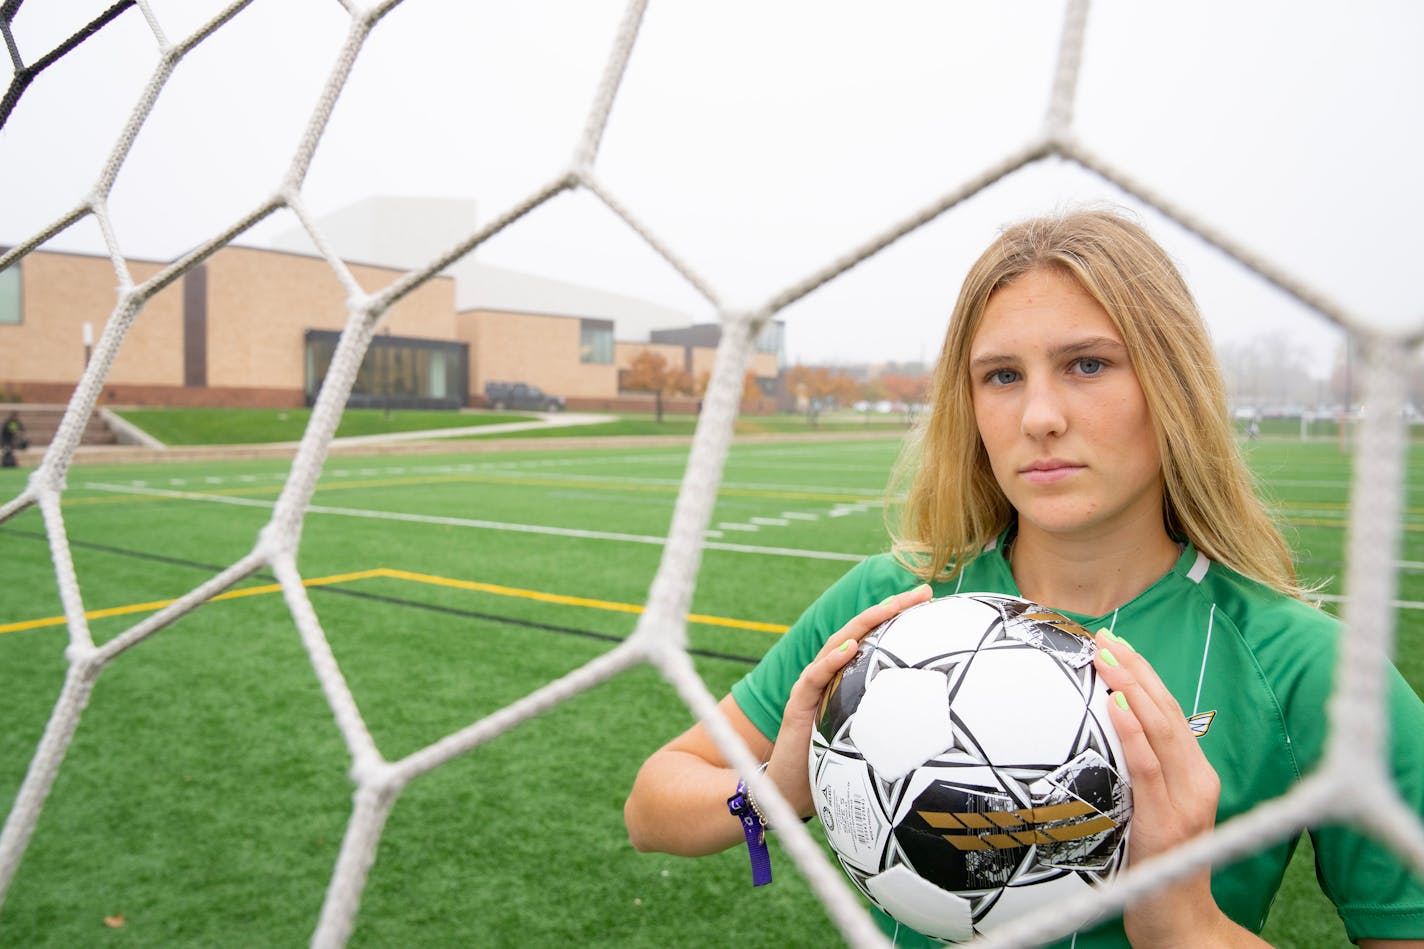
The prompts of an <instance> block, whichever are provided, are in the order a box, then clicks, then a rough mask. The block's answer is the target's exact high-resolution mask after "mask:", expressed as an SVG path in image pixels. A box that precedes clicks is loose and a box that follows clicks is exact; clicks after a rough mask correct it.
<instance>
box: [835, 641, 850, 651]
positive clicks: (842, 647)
mask: <svg viewBox="0 0 1424 949" xmlns="http://www.w3.org/2000/svg"><path fill="white" fill-rule="evenodd" d="M854 645H855V640H854V639H847V640H846V641H845V642H843V643H841V644H840V645H839V646H837V647H836V652H849V651H850V647H852V646H854Z"/></svg>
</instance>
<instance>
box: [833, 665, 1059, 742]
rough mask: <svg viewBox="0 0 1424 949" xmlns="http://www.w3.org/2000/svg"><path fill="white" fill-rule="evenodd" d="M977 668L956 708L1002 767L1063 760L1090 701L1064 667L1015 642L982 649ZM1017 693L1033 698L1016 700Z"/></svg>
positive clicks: (966, 681)
mask: <svg viewBox="0 0 1424 949" xmlns="http://www.w3.org/2000/svg"><path fill="white" fill-rule="evenodd" d="M972 668H973V671H974V674H973V675H966V676H965V677H964V680H963V681H962V682H961V683H960V686H959V689H958V691H956V692H955V693H954V696H953V698H952V699H951V701H950V707H951V708H952V709H953V711H954V714H955V716H957V717H958V718H959V720H960V721H961V722H963V723H964V728H965V730H966V731H967V732H968V733H969V734H971V735H973V736H974V740H975V741H976V742H977V743H978V744H979V746H980V747H981V748H983V749H984V754H985V756H986V757H987V758H988V759H989V761H990V762H991V763H993V764H996V765H999V766H1001V767H1007V766H1011V765H1020V764H1035V763H1039V762H1045V761H1063V760H1064V758H1065V756H1066V755H1068V754H1069V753H1070V752H1071V751H1072V749H1073V741H1074V738H1075V737H1076V736H1077V734H1078V732H1079V730H1080V729H1081V728H1082V724H1083V711H1084V710H1085V707H1086V703H1085V702H1084V700H1083V694H1082V693H1081V692H1080V691H1079V690H1078V687H1077V686H1076V685H1075V684H1074V682H1073V681H1072V680H1071V679H1069V678H1068V676H1066V675H1064V672H1063V668H1062V666H1061V665H1060V664H1059V663H1057V662H1055V661H1054V660H1053V658H1052V657H1051V656H1049V655H1048V654H1047V653H1045V652H1043V651H1042V650H1039V649H1035V648H1033V647H1031V646H1013V647H1009V648H1004V649H983V650H980V651H979V653H978V654H977V655H976V656H975V657H974V659H973V662H972ZM1016 694H1019V695H1022V696H1024V697H1025V698H1028V699H1031V701H1023V702H1016V701H1014V696H1015V695H1016ZM1044 709H1053V710H1054V714H1053V715H1044V714H1043V710H1044ZM852 727H854V725H852Z"/></svg>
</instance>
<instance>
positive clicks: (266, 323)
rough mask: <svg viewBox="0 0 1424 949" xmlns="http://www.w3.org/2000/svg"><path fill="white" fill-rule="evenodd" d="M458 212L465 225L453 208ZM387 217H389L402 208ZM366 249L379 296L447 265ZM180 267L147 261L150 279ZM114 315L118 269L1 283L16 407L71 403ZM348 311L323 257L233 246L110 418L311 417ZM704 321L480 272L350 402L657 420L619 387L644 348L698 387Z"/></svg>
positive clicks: (710, 331)
mask: <svg viewBox="0 0 1424 949" xmlns="http://www.w3.org/2000/svg"><path fill="white" fill-rule="evenodd" d="M393 200H397V199H380V201H381V202H389V201H393ZM417 204H418V202H417ZM397 206H398V207H403V206H404V205H402V204H398V205H397ZM441 207H444V208H446V209H447V210H448V203H444V202H442V203H441ZM380 210H381V212H382V214H383V215H384V216H385V218H386V219H388V218H389V215H390V212H391V207H390V206H389V204H388V203H387V204H380ZM391 231H392V229H390V228H381V227H373V228H371V229H370V232H371V233H383V234H389V233H391ZM334 233H336V234H337V235H338V236H339V235H340V234H342V233H346V234H347V235H348V238H349V237H350V235H351V234H352V233H355V234H356V236H357V239H355V240H348V241H347V243H348V244H354V245H360V244H361V243H362V242H361V240H360V239H359V237H360V229H356V230H355V231H354V232H353V231H351V230H349V229H348V230H347V231H345V232H343V231H342V230H341V229H340V228H337V229H336V230H335V231H334ZM421 233H425V231H421ZM432 239H435V238H432V237H431V236H429V235H427V236H426V240H427V241H428V240H432ZM450 243H453V240H451V241H448V242H446V243H445V244H444V245H443V246H449V244H450ZM363 249H365V250H370V251H371V252H372V253H373V254H380V255H381V256H382V257H384V258H386V259H383V260H382V261H381V263H379V264H372V263H348V267H349V268H350V270H351V273H352V275H353V276H354V277H355V279H356V281H357V283H358V284H359V285H360V286H361V287H362V288H363V289H364V290H367V291H368V292H369V291H375V290H378V289H379V288H381V287H383V286H385V285H387V284H389V283H391V282H392V281H394V280H395V279H396V278H397V277H398V276H399V275H400V274H402V273H404V272H405V271H406V270H408V269H410V268H411V267H414V266H416V265H417V264H418V263H420V261H421V260H425V259H430V257H432V256H433V255H434V252H430V253H429V254H426V253H425V252H426V251H427V250H429V248H424V247H408V248H406V249H405V251H403V256H402V254H396V253H394V252H393V251H392V250H391V249H390V248H383V247H378V246H371V247H365V248H363V247H362V246H347V247H343V246H341V243H340V241H338V242H337V252H338V253H341V254H343V256H344V257H345V259H347V260H348V261H352V260H357V261H359V260H363V259H368V258H363V257H362V256H361V255H360V253H359V252H360V251H361V250H363ZM421 255H424V256H421ZM392 257H401V258H402V259H390V258H392ZM163 266H165V264H164V263H163V262H158V261H132V260H131V261H129V267H130V268H131V271H132V275H133V278H134V280H135V281H136V282H142V281H144V280H146V279H148V278H149V277H151V276H152V275H153V274H155V273H158V272H159V271H160V270H161V269H162V267H163ZM114 300H115V292H114V272H113V267H112V265H111V263H110V261H109V259H108V258H107V257H102V256H93V255H85V254H75V253H59V252H52V251H44V250H39V251H34V252H32V253H30V254H28V255H27V256H26V257H24V258H23V259H22V260H21V261H20V262H19V264H18V266H12V267H10V268H8V269H7V270H5V271H4V272H0V399H4V398H21V399H24V400H25V401H27V402H64V401H67V400H68V398H69V395H70V393H71V392H72V391H73V387H74V384H75V382H77V380H78V379H79V376H80V374H81V373H82V371H83V369H84V366H85V363H86V361H87V359H88V358H89V357H90V354H91V352H92V340H94V339H96V338H97V337H98V335H99V333H101V332H102V330H103V327H104V324H105V322H106V321H107V320H108V318H109V316H110V313H111V312H112V311H113V309H114ZM345 304H346V292H345V290H344V288H343V287H342V286H341V284H340V283H339V282H338V281H337V279H336V277H335V275H334V274H333V273H332V272H331V269H330V268H329V267H328V266H327V265H326V262H325V261H324V260H322V259H321V258H319V257H316V256H314V255H311V254H309V253H303V252H301V251H300V250H292V249H281V250H273V249H260V248H252V247H237V246H230V247H225V248H222V249H221V250H218V251H217V252H215V253H214V254H213V255H212V256H210V257H209V258H208V259H207V260H206V261H204V262H203V263H202V264H201V265H199V266H197V267H195V268H194V269H192V270H190V271H189V272H188V273H186V274H185V275H184V276H183V277H181V278H179V279H178V280H176V281H175V282H174V283H173V284H171V285H169V286H168V287H166V288H164V289H163V290H162V291H160V292H159V293H158V294H156V295H155V296H154V297H153V298H152V299H151V300H149V301H148V303H147V304H146V305H145V306H144V308H143V310H142V311H141V312H140V313H139V315H138V317H137V319H136V320H135V321H134V323H133V325H132V326H131V327H130V329H129V332H128V335H127V338H126V339H125V342H124V345H123V346H122V347H121V348H120V350H119V354H118V356H117V358H116V360H115V363H114V365H113V367H112V368H111V370H110V372H109V374H108V377H107V380H106V383H105V387H104V394H103V397H102V400H101V403H112V404H128V405H208V406H218V405H222V406H257V407H296V406H301V405H303V404H307V405H310V404H311V403H312V402H313V401H314V400H315V397H316V394H317V392H318V391H319V388H320V385H321V382H322V380H323V379H324V378H325V373H326V369H327V367H328V365H329V363H330V360H331V357H332V353H333V351H334V349H335V346H336V341H337V336H338V334H339V332H340V330H341V328H342V326H343V325H344V324H345V322H346V319H347V312H346V305H345ZM689 323H690V320H689V319H688V317H687V316H686V315H685V314H681V313H678V312H677V311H673V310H669V309H666V308H662V307H658V306H657V305H655V304H649V303H647V302H646V301H641V300H637V299H635V298H630V297H624V296H621V295H618V294H611V293H607V292H605V291H600V290H595V289H592V288H584V287H577V286H574V285H571V284H565V283H560V282H558V281H552V280H546V279H543V278H539V277H535V276H532V275H528V274H520V273H517V272H515V271H509V270H503V269H501V268H495V267H489V266H484V265H480V264H476V263H475V262H473V261H468V260H467V261H462V262H460V263H459V264H457V265H456V266H455V267H452V268H451V269H450V270H449V271H447V272H445V273H442V274H441V275H439V276H436V277H434V278H432V279H430V280H428V281H426V282H425V283H424V284H422V285H421V286H420V287H418V288H417V289H416V290H415V291H413V292H412V293H410V294H409V295H407V296H405V297H404V298H403V299H402V300H401V301H400V302H399V303H397V304H395V305H394V306H393V307H392V308H391V309H390V311H389V312H388V314H387V315H386V318H385V320H384V322H383V323H382V325H381V328H380V329H379V330H378V332H377V335H376V338H375V340H374V341H373V343H372V345H371V348H370V350H369V352H368V353H367V357H366V360H365V362H364V363H363V365H362V368H361V372H360V374H359V376H358V378H357V381H356V385H355V387H354V389H353V392H352V396H351V400H350V404H351V405H354V406H363V405H368V406H369V405H387V404H389V405H392V406H395V407H407V408H417V407H419V408H460V407H464V406H472V405H473V406H478V405H481V404H482V403H483V391H484V384H485V383H486V382H488V381H491V380H501V381H519V382H527V383H530V384H532V385H536V386H538V387H540V388H541V389H544V390H545V391H547V392H550V393H554V394H557V395H562V396H564V397H565V398H566V400H567V402H568V405H569V407H570V408H602V409H615V408H636V407H641V406H642V404H643V403H644V402H645V401H646V399H647V398H648V397H647V396H643V395H634V394H631V393H622V392H620V391H619V389H618V379H619V370H620V369H626V368H627V367H628V366H629V365H630V364H631V362H632V360H633V358H635V357H636V355H637V354H638V352H640V351H641V350H642V349H645V348H653V349H655V350H658V351H663V350H666V352H665V355H667V356H668V358H669V359H670V361H674V362H675V363H676V364H678V365H682V366H684V367H685V368H687V369H688V371H689V372H690V373H692V374H693V376H694V377H696V376H698V375H700V374H701V373H703V372H705V371H708V370H710V368H711V365H712V359H713V356H714V354H715V349H716V344H717V340H718V339H719V338H720V327H718V326H716V325H707V326H690V325H689ZM650 326H658V327H659V328H658V329H656V330H654V329H650V328H649V327H650ZM654 332H656V333H658V334H660V335H659V338H658V339H657V340H653V339H652V338H651V336H652V334H653V333H654ZM780 332H781V328H780V324H773V326H771V327H769V328H768V332H767V333H764V334H763V337H762V342H761V343H760V344H759V346H758V351H757V353H756V354H755V356H754V358H753V360H752V371H753V372H754V373H755V375H756V376H757V378H758V384H759V386H761V388H762V389H763V391H764V392H765V393H767V395H768V396H770V395H771V394H772V393H773V392H774V391H775V386H776V378H777V374H778V372H779V369H780V362H781V359H780V350H781V343H780V340H781V335H780ZM668 334H671V335H668ZM679 334H681V335H679ZM768 341H770V342H768ZM750 408H752V409H756V408H760V407H759V406H752V407H750Z"/></svg>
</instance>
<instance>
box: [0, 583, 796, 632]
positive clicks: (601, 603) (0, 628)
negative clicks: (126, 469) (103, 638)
mask: <svg viewBox="0 0 1424 949" xmlns="http://www.w3.org/2000/svg"><path fill="white" fill-rule="evenodd" d="M374 578H386V579H390V580H404V581H406V582H410V583H425V584H429V585H431V586H443V587H452V588H454V589H457V590H473V591H476V592H479V593H492V594H494V595H496V596H512V597H518V598H520V599H524V600H536V601H538V602H541V603H555V604H558V605H560V606H579V607H583V608H585V609H594V610H611V611H614V612H618V613H634V614H637V613H642V612H643V607H642V606H641V605H639V604H636V603H617V602H614V601H612V600H594V599H589V598H587V597H579V596H565V595H563V594H561V593H545V592H543V591H540V590H523V589H520V588H518V587H506V586H500V585H498V584H494V583H480V582H479V581H476V580H458V579H455V578H453V577H440V576H435V575H434V574H428V573H413V572H411V571H409V570H395V569H391V568H389V567H375V568H373V569H370V570H358V571H354V572H352V573H338V574H333V575H331V576H329V577H314V578H312V579H310V580H303V581H302V586H306V587H320V586H330V585H332V584H336V583H350V582H353V581H356V580H370V579H374ZM281 589H282V588H281V586H280V585H278V584H275V583H268V584H264V585H262V586H255V587H243V588H242V589H240V590H229V591H227V592H226V593H219V594H218V595H217V596H215V597H213V598H212V600H213V601H217V600H236V599H240V598H242V597H246V596H259V595H262V594H267V593H277V592H279V591H280V590H281ZM173 602H174V601H173V600H154V601H152V602H149V603H130V604H128V605H126V606H111V607H108V608H106V609H102V610H91V611H89V612H88V613H85V614H84V616H85V618H86V619H90V620H95V619H105V618H107V617H112V616H127V615H129V614H131V613H151V612H154V611H156V610H161V609H163V608H164V607H165V606H168V605H170V604H171V603H173ZM687 619H688V621H689V622H692V623H699V624H702V625H705V626H722V627H726V628H730V629H750V630H755V631H757V632H764V633H784V632H786V630H787V629H789V627H787V626H782V625H779V624H776V623H758V622H755V621H753V620H742V619H732V618H730V617H726V616H706V615H703V614H700V613H689V614H688V615H687ZM64 624H65V618H64V617H63V616H48V617H45V618H44V619H34V620H26V621H24V622H20V623H7V624H4V625H0V634H3V633H18V632H21V631H22V630H27V629H40V628H42V627H46V626H63V625H64Z"/></svg>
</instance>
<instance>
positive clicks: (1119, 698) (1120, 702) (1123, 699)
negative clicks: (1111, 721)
mask: <svg viewBox="0 0 1424 949" xmlns="http://www.w3.org/2000/svg"><path fill="white" fill-rule="evenodd" d="M1113 701H1114V702H1116V703H1117V707H1118V708H1120V709H1122V710H1123V711H1124V712H1126V711H1127V696H1125V695H1123V694H1122V693H1121V692H1114V693H1113Z"/></svg>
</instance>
